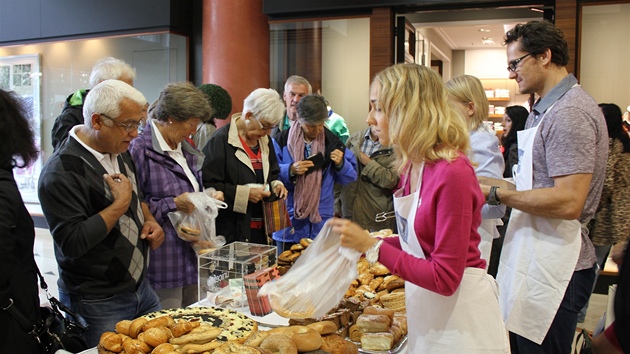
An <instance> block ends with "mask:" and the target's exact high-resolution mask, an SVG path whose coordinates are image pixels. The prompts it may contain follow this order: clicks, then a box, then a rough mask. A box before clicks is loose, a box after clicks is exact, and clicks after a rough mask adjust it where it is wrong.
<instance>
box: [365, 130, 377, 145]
mask: <svg viewBox="0 0 630 354" xmlns="http://www.w3.org/2000/svg"><path fill="white" fill-rule="evenodd" d="M363 139H365V140H368V139H369V140H371V141H372V142H373V143H378V142H379V141H377V140H374V139H372V136H371V135H370V127H368V128H367V130H366V131H365V134H363Z"/></svg>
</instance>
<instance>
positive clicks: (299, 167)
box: [289, 160, 315, 176]
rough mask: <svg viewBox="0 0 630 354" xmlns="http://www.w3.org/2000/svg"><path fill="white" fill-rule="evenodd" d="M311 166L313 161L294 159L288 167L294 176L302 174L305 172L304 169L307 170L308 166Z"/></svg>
mask: <svg viewBox="0 0 630 354" xmlns="http://www.w3.org/2000/svg"><path fill="white" fill-rule="evenodd" d="M313 166H315V164H314V163H313V161H309V160H302V161H296V162H294V163H293V164H292V165H291V167H290V168H289V171H290V172H291V174H293V175H294V176H298V175H303V174H305V173H306V171H308V169H309V168H310V167H313Z"/></svg>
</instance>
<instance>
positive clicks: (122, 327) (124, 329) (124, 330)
mask: <svg viewBox="0 0 630 354" xmlns="http://www.w3.org/2000/svg"><path fill="white" fill-rule="evenodd" d="M130 325H131V321H130V320H122V321H118V323H116V332H117V333H120V334H124V335H126V336H128V335H129V326H130Z"/></svg>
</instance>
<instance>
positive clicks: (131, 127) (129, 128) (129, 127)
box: [99, 113, 144, 133]
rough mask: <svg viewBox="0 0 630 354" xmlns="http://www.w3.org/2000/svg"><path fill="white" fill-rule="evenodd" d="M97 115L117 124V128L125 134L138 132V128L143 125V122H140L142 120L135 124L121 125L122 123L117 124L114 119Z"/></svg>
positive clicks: (101, 114)
mask: <svg viewBox="0 0 630 354" xmlns="http://www.w3.org/2000/svg"><path fill="white" fill-rule="evenodd" d="M99 115H100V116H101V117H104V118H107V119H109V120H111V121H112V122H114V123H116V124H118V125H119V126H121V127H123V128H124V129H125V131H126V132H127V133H131V132H132V131H134V130H138V128H140V126H141V125H142V123H144V121H142V120H139V121H137V122H130V123H122V122H119V121H117V120H116V119H114V118H112V117H109V116H107V115H106V114H103V113H99Z"/></svg>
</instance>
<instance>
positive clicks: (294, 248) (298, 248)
mask: <svg viewBox="0 0 630 354" xmlns="http://www.w3.org/2000/svg"><path fill="white" fill-rule="evenodd" d="M290 249H291V251H301V250H303V249H304V246H302V244H301V243H296V244H295V245H292V246H291V248H290Z"/></svg>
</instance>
